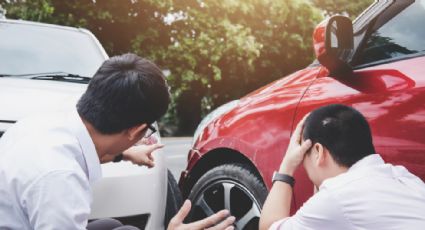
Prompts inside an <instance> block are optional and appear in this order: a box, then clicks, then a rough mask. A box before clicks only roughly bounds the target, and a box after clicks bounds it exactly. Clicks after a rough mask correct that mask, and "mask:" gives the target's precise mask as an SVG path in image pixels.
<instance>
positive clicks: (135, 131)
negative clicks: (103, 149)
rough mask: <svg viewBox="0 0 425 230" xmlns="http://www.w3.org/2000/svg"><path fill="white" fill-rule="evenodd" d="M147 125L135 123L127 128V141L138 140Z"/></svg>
mask: <svg viewBox="0 0 425 230" xmlns="http://www.w3.org/2000/svg"><path fill="white" fill-rule="evenodd" d="M146 127H147V125H146V124H145V123H143V124H140V125H135V126H133V127H131V128H129V129H127V137H128V140H129V141H134V140H136V139H137V140H139V139H141V138H142V136H143V134H144V131H145V129H146Z"/></svg>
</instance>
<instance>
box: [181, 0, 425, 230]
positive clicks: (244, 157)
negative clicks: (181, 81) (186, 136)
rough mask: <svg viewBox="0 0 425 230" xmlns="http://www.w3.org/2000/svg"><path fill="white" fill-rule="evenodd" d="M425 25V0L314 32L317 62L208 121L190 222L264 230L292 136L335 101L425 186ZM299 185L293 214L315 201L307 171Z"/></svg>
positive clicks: (197, 143) (396, 0)
mask: <svg viewBox="0 0 425 230" xmlns="http://www.w3.org/2000/svg"><path fill="white" fill-rule="evenodd" d="M424 22H425V0H416V1H415V0H388V1H377V2H375V3H374V4H373V5H371V6H370V7H369V8H368V9H367V10H366V11H365V12H363V13H362V14H361V15H360V16H359V17H358V18H357V19H356V20H355V21H354V23H352V22H351V21H350V20H349V19H348V18H346V17H343V16H334V17H331V18H330V19H327V20H325V21H324V22H322V23H321V24H319V25H318V27H317V28H316V29H315V31H314V35H313V38H314V39H313V40H314V50H315V54H316V57H317V61H315V62H314V63H313V64H311V65H310V66H308V67H307V68H305V69H303V70H300V71H298V72H296V73H293V74H291V75H289V76H287V77H284V78H282V79H280V80H278V81H275V82H273V83H271V84H269V85H267V86H265V87H263V88H261V89H258V90H256V91H255V92H253V93H251V94H249V95H247V96H245V97H243V98H241V99H240V100H236V101H232V102H230V103H228V104H225V105H223V106H222V107H219V108H218V109H217V110H215V111H214V112H212V113H211V114H210V115H208V116H207V117H206V118H205V119H204V120H203V121H202V122H201V124H200V125H199V127H198V130H197V131H196V133H195V137H194V144H193V146H192V149H191V150H190V152H189V155H188V166H187V169H186V170H185V171H183V172H182V176H181V179H180V187H181V189H182V191H183V196H184V197H188V198H190V199H191V200H192V201H193V203H194V209H193V211H192V213H191V216H190V218H191V219H192V220H194V219H199V218H202V217H203V216H207V215H210V214H211V213H213V212H216V211H218V210H220V209H222V208H227V209H230V210H231V213H232V215H234V216H236V218H237V219H236V228H237V229H257V228H258V219H259V216H260V210H261V206H262V205H263V202H264V200H265V197H266V196H267V192H268V189H270V186H271V177H272V174H273V172H274V171H275V170H277V169H278V166H279V164H280V162H281V160H282V157H283V154H284V153H285V151H286V148H287V145H288V142H289V138H290V136H291V132H292V131H293V129H294V127H295V126H296V124H297V122H298V121H299V120H300V119H301V118H302V117H303V116H304V115H305V114H306V113H308V112H309V111H311V110H313V109H315V108H317V107H320V106H322V105H326V104H331V103H341V104H346V105H350V106H353V107H354V108H356V109H358V110H359V111H361V112H362V113H363V114H364V115H365V116H366V118H367V119H368V121H369V123H370V125H371V128H372V133H373V139H374V145H375V147H376V150H377V152H379V153H380V154H381V155H382V156H383V158H384V159H385V160H386V161H387V162H391V163H394V164H401V165H404V166H405V167H407V168H408V169H409V170H410V171H411V172H413V173H414V174H416V175H418V176H419V177H420V178H421V179H422V180H425V25H424V24H422V23H424ZM295 179H296V181H297V182H296V184H295V190H294V195H295V199H294V202H293V206H292V212H294V211H296V210H297V209H298V208H299V207H300V206H301V205H302V204H303V203H304V202H305V201H306V200H307V199H308V198H309V197H310V196H311V195H312V194H313V184H312V182H310V181H309V179H308V178H307V175H306V173H305V171H304V169H303V168H302V167H300V169H299V170H298V171H297V172H296V174H295Z"/></svg>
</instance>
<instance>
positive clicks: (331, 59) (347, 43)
mask: <svg viewBox="0 0 425 230" xmlns="http://www.w3.org/2000/svg"><path fill="white" fill-rule="evenodd" d="M313 45H314V52H315V54H316V58H317V60H318V61H319V62H320V64H322V65H323V66H324V67H326V68H327V69H328V70H329V72H330V73H335V72H339V71H347V70H351V67H350V65H349V63H348V62H349V59H350V58H351V55H352V54H353V49H354V36H353V24H352V22H351V20H350V19H349V18H348V17H345V16H340V15H337V16H333V17H331V18H329V19H326V20H324V21H323V22H321V23H320V24H319V25H318V26H317V27H316V29H315V30H314V34H313Z"/></svg>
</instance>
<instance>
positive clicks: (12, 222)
mask: <svg viewBox="0 0 425 230" xmlns="http://www.w3.org/2000/svg"><path fill="white" fill-rule="evenodd" d="M168 104H169V92H168V86H167V83H166V81H165V78H164V76H163V74H162V71H161V70H160V69H159V68H158V67H157V66H156V65H155V64H153V63H152V62H150V61H148V60H146V59H142V58H140V57H138V56H136V55H134V54H125V55H122V56H116V57H112V58H111V59H109V60H107V61H105V62H104V63H103V65H102V66H101V67H100V68H99V70H98V71H97V73H96V74H95V75H94V77H93V78H92V80H91V82H90V84H89V86H88V89H87V91H86V92H85V93H84V95H83V96H82V97H81V99H80V100H79V102H78V104H77V110H74V111H71V112H69V113H56V114H49V115H44V116H37V117H31V118H28V119H24V120H21V121H19V122H17V124H16V125H14V126H13V127H11V128H10V129H9V130H8V131H7V132H6V133H5V134H4V135H3V137H2V139H1V140H0V229H20V230H21V229H86V227H87V228H88V229H112V228H114V227H119V225H120V224H119V223H118V225H117V221H113V220H100V221H98V222H94V223H90V224H89V225H88V223H87V222H88V216H89V214H90V203H91V201H92V197H91V187H90V186H91V184H92V183H94V182H95V181H97V180H98V179H100V178H101V176H102V175H101V167H100V164H101V163H106V162H110V161H112V160H114V159H116V158H123V159H124V160H129V161H132V162H133V163H136V164H139V165H147V166H149V167H153V166H154V162H153V158H152V156H151V153H152V152H153V151H154V150H156V149H158V148H161V147H162V146H161V145H159V144H152V145H137V146H133V145H134V144H135V143H136V142H138V141H139V140H141V139H142V137H148V136H150V135H151V134H152V133H153V132H155V131H156V130H155V128H154V127H152V123H153V122H155V121H156V120H157V119H159V118H160V117H161V116H162V115H163V114H164V113H165V112H166V110H167V108H168ZM132 146H133V147H132ZM121 153H122V154H121ZM147 199H148V198H147ZM189 210H190V202H188V201H186V202H185V204H184V205H183V207H182V209H181V210H180V211H179V213H178V214H177V215H176V216H175V217H174V218H173V219H172V220H171V222H170V225H169V229H170V230H173V229H176V230H179V229H204V228H206V227H209V226H211V225H213V224H216V223H219V224H217V225H216V226H214V227H213V228H212V229H227V230H230V229H233V227H232V226H231V224H232V223H233V221H234V217H227V216H228V213H229V212H228V211H226V210H223V211H221V212H218V213H217V214H215V215H212V216H211V217H208V218H206V219H204V220H201V221H198V222H195V223H191V224H183V219H184V218H185V216H186V215H187V213H188V212H189ZM222 219H225V220H224V221H221V220H222ZM220 221H221V222H220ZM108 225H109V226H108ZM119 229H134V228H133V227H122V226H121V227H120V228H119Z"/></svg>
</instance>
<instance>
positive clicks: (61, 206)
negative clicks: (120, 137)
mask: <svg viewBox="0 0 425 230" xmlns="http://www.w3.org/2000/svg"><path fill="white" fill-rule="evenodd" d="M101 176H102V175H101V167H100V162H99V158H98V156H97V153H96V149H95V146H94V144H93V142H92V140H91V138H90V135H89V133H88V131H87V129H86V127H85V125H84V124H83V122H82V120H81V118H80V117H79V115H78V113H77V112H76V111H75V110H73V111H72V112H68V113H54V114H50V115H47V116H41V115H40V116H36V117H31V118H27V119H24V120H22V121H19V122H17V123H16V124H15V125H14V126H12V127H11V128H10V129H9V130H7V132H6V133H5V134H4V135H3V137H2V138H1V139H0V229H85V228H86V226H87V219H88V216H89V214H90V204H91V201H92V197H91V188H90V184H91V183H92V182H94V181H96V180H98V179H99V178H100V177H101Z"/></svg>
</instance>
